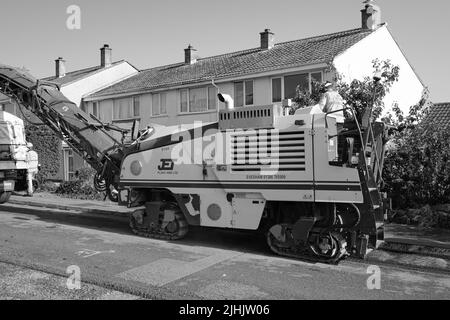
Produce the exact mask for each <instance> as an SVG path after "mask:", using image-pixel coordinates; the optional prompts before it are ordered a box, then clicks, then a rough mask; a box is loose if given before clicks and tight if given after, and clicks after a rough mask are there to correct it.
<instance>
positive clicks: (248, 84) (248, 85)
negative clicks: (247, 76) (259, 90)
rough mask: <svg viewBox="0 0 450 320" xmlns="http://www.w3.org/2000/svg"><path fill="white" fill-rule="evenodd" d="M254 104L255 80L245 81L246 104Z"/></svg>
mask: <svg viewBox="0 0 450 320" xmlns="http://www.w3.org/2000/svg"><path fill="white" fill-rule="evenodd" d="M252 104H253V81H245V105H247V106H249V105H252Z"/></svg>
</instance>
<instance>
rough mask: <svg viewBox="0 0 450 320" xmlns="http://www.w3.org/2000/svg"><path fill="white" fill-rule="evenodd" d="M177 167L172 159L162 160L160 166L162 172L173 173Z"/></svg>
mask: <svg viewBox="0 0 450 320" xmlns="http://www.w3.org/2000/svg"><path fill="white" fill-rule="evenodd" d="M174 167H175V163H174V162H173V160H172V159H161V164H160V165H159V166H158V170H160V171H172V170H173V168H174Z"/></svg>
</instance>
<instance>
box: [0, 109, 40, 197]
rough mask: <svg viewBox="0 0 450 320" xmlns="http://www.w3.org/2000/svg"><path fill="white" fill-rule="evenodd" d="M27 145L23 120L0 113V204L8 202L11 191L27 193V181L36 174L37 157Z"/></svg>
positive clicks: (29, 144) (6, 113)
mask: <svg viewBox="0 0 450 320" xmlns="http://www.w3.org/2000/svg"><path fill="white" fill-rule="evenodd" d="M31 148H32V144H31V143H27V141H26V138H25V127H24V123H23V120H22V119H20V118H18V117H16V116H14V115H12V114H10V113H8V112H5V111H0V203H5V202H7V201H8V200H9V197H10V196H11V194H12V192H13V191H24V190H25V191H27V192H28V194H29V195H30V191H32V190H30V188H29V184H28V180H30V181H32V179H33V178H34V176H35V175H36V173H37V172H38V156H37V153H36V152H35V151H33V150H31Z"/></svg>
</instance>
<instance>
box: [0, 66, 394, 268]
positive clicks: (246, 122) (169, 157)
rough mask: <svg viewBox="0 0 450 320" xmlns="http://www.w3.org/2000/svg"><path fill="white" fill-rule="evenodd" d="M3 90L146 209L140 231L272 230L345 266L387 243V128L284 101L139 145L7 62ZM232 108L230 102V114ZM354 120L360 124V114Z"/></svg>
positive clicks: (103, 184)
mask: <svg viewBox="0 0 450 320" xmlns="http://www.w3.org/2000/svg"><path fill="white" fill-rule="evenodd" d="M0 92H2V93H3V94H6V95H8V96H9V97H11V98H13V99H15V100H17V101H18V102H19V103H20V104H21V105H22V106H23V107H25V108H26V109H27V110H29V111H31V112H32V113H34V114H35V115H36V116H37V117H38V118H40V119H41V120H42V121H43V122H44V123H45V124H46V125H48V126H49V127H50V128H51V129H53V131H54V132H56V133H57V134H58V135H59V136H60V138H61V139H63V140H64V141H66V143H67V144H68V145H69V146H71V147H72V148H73V149H74V150H75V151H76V152H77V153H78V154H80V155H81V156H82V157H83V158H84V159H85V160H86V161H87V162H88V163H89V164H90V165H91V166H92V167H93V168H95V169H96V170H97V175H96V176H95V179H94V184H95V186H96V188H97V189H98V190H99V191H105V192H107V194H108V195H109V196H110V198H111V199H112V200H115V201H117V202H118V203H119V205H123V206H127V207H129V208H134V212H133V213H132V214H131V215H130V226H131V228H132V230H133V232H134V233H136V234H138V235H140V236H145V237H150V238H157V239H164V240H178V239H181V238H183V237H184V236H185V235H186V234H187V233H188V230H189V227H190V226H204V227H212V228H229V229H241V230H253V231H258V232H263V233H264V235H265V236H266V240H267V243H268V245H269V247H270V249H271V250H273V251H274V252H275V253H277V254H279V255H283V256H289V257H294V258H300V259H307V260H314V261H320V262H326V263H336V262H338V261H339V260H340V259H342V258H344V257H347V256H349V255H353V256H357V257H361V258H363V257H365V256H366V254H367V253H368V252H369V251H370V250H372V249H375V248H377V246H378V245H379V244H380V242H381V241H382V240H383V234H384V233H383V230H384V217H385V213H386V210H387V206H386V203H387V201H386V199H385V198H386V197H385V196H384V195H383V193H381V192H380V188H381V186H382V182H383V181H382V177H381V176H382V168H383V161H384V146H385V143H386V142H387V141H386V140H387V128H386V127H385V126H384V125H383V123H378V122H373V121H371V118H372V115H371V108H367V111H366V112H365V114H364V115H363V117H362V121H357V120H352V121H345V122H344V123H341V122H342V121H340V119H339V117H336V116H335V115H334V114H333V113H327V114H325V113H318V114H311V113H310V112H309V109H303V110H301V111H299V112H297V113H296V114H294V115H289V114H287V112H286V110H285V109H283V108H282V107H281V106H278V105H269V106H254V107H246V108H236V109H234V108H232V107H231V106H230V103H229V102H230V99H227V96H226V95H222V94H220V93H219V100H221V101H222V102H226V105H227V108H224V109H223V110H220V111H218V121H217V122H213V123H194V124H191V125H178V126H172V127H165V126H159V125H151V126H149V127H148V128H147V129H146V130H143V131H141V132H139V134H138V135H137V136H136V137H133V139H132V141H131V142H128V143H127V142H125V140H124V138H122V139H116V138H115V136H116V135H114V134H113V133H116V132H120V133H121V134H122V137H125V135H127V134H129V132H127V131H126V130H122V129H120V128H118V127H115V126H113V125H109V124H104V123H102V122H101V121H100V120H99V119H97V118H96V117H94V116H93V115H89V114H86V113H85V112H83V111H82V110H80V109H79V108H78V107H77V106H76V105H75V104H74V103H72V102H71V101H68V99H67V98H65V97H64V95H63V94H62V93H61V92H60V90H59V88H58V86H57V85H55V84H52V83H48V82H42V81H38V80H36V79H35V78H33V77H32V76H31V75H29V74H27V73H26V72H23V71H21V70H18V69H15V68H11V67H8V66H0ZM228 106H229V107H228ZM347 111H348V112H351V113H353V115H354V117H353V119H357V117H356V115H355V113H354V111H353V110H352V109H351V108H347Z"/></svg>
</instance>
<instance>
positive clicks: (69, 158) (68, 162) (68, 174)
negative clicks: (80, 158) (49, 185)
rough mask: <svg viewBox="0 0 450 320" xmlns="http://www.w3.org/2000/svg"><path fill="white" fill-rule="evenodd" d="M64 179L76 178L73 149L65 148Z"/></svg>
mask: <svg viewBox="0 0 450 320" xmlns="http://www.w3.org/2000/svg"><path fill="white" fill-rule="evenodd" d="M64 166H65V168H64V169H65V170H64V171H65V172H64V179H65V180H66V181H72V180H74V179H75V167H74V158H73V150H72V149H64Z"/></svg>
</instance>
